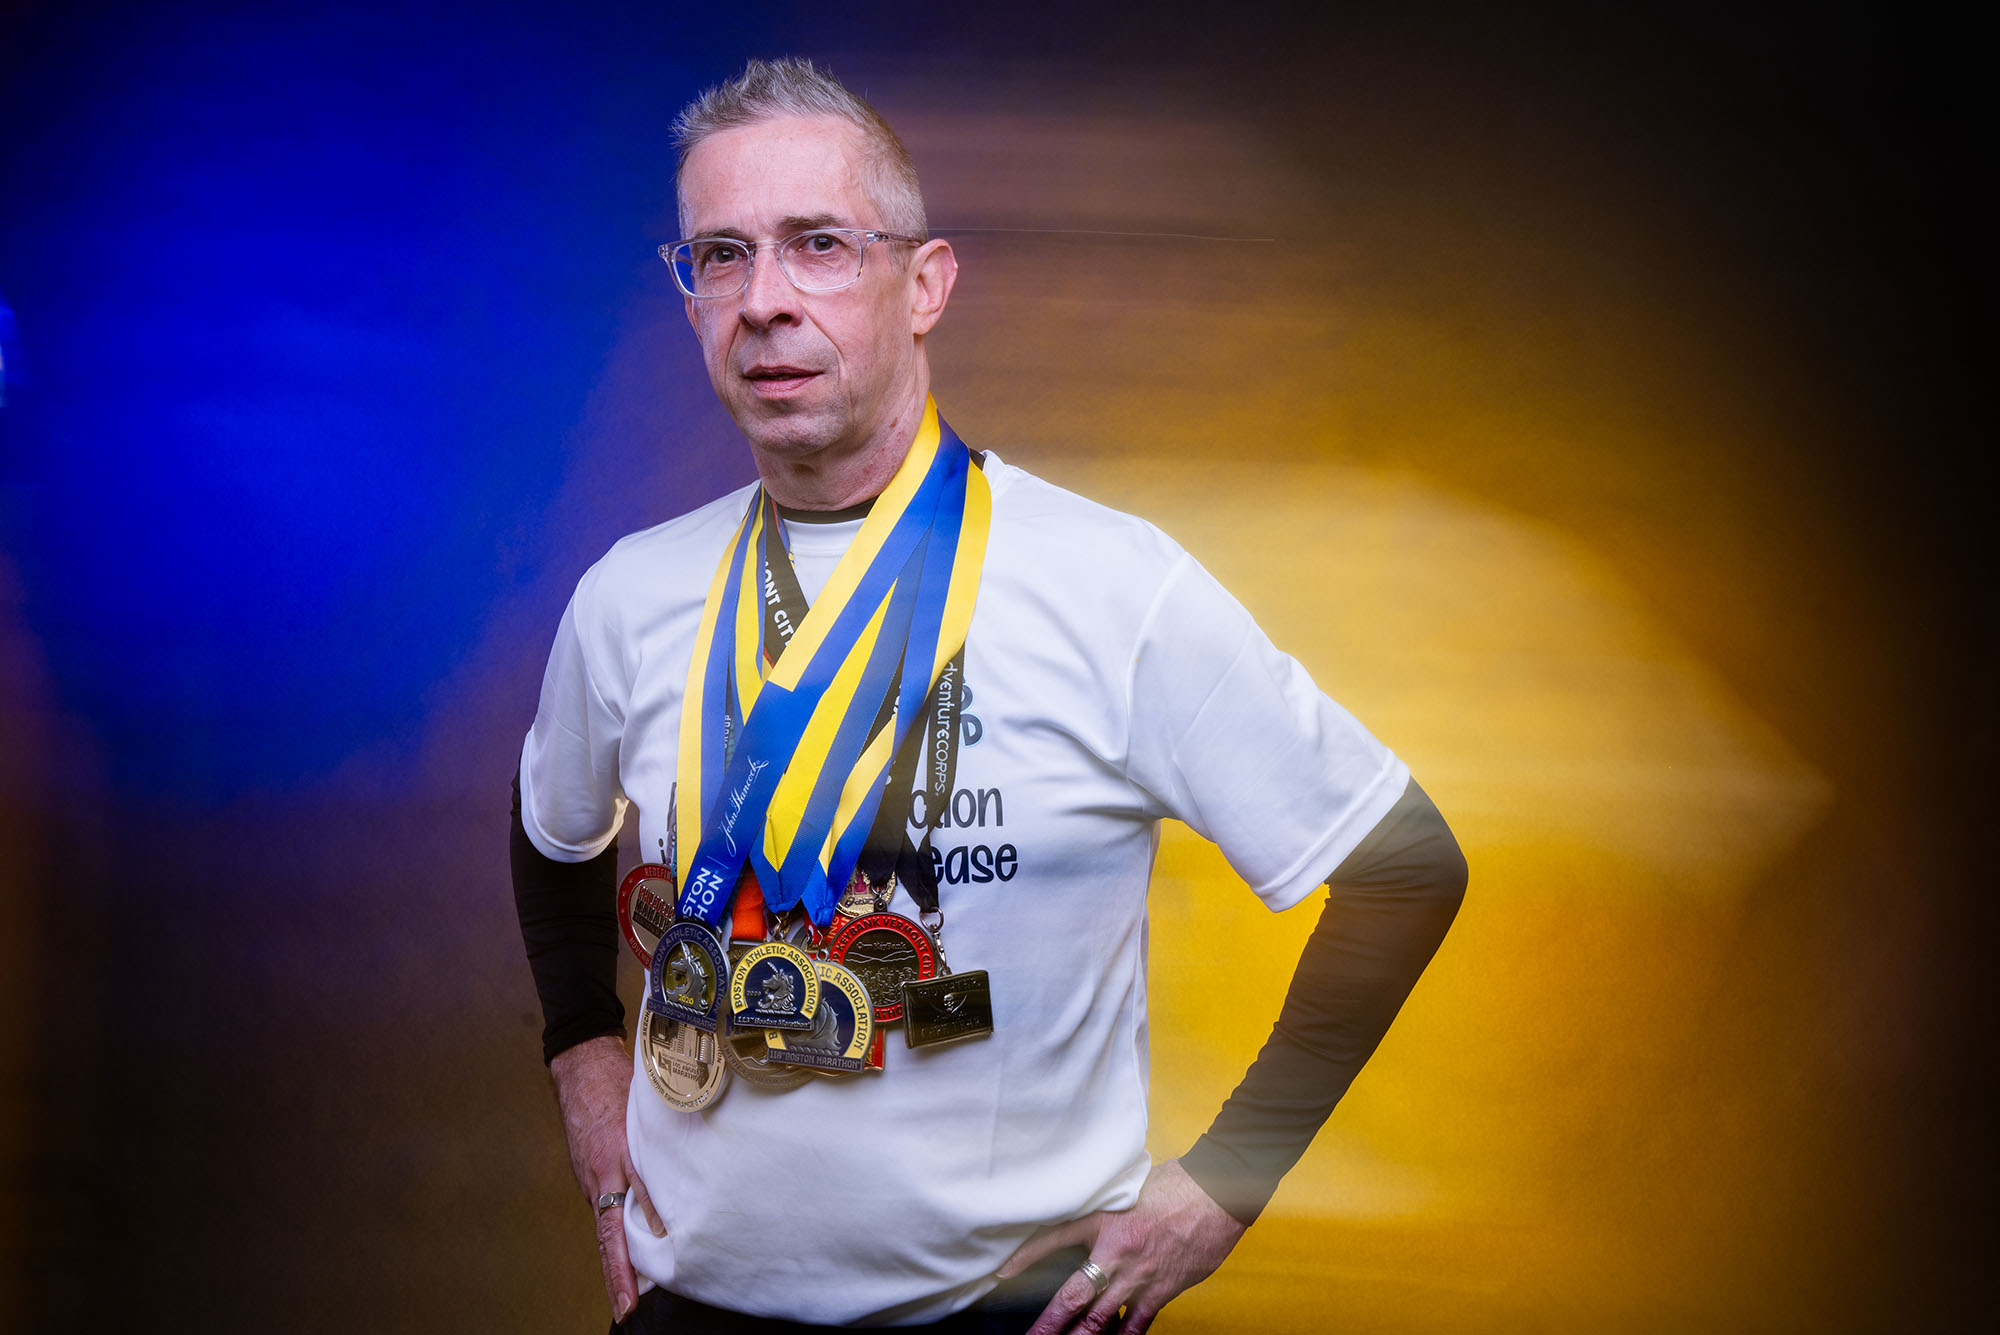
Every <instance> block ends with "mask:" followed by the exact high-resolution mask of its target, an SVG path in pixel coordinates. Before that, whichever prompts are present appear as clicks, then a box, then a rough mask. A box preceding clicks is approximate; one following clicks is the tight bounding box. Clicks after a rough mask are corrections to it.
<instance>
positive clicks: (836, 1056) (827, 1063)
mask: <svg viewBox="0 0 2000 1335" xmlns="http://www.w3.org/2000/svg"><path fill="white" fill-rule="evenodd" d="M813 971H814V972H815V973H817V974H818V975H819V981H820V989H819V1009H818V1010H816V1011H814V1012H813V1027H812V1030H811V1032H809V1033H803V1034H788V1033H786V1032H784V1031H783V1030H782V1029H771V1030H767V1031H766V1032H765V1034H764V1041H765V1042H766V1043H768V1044H769V1045H770V1053H771V1060H772V1061H774V1062H783V1063H785V1064H786V1065H790V1066H810V1067H812V1068H813V1069H814V1070H815V1071H823V1072H826V1073H828V1074H846V1073H851V1072H855V1071H865V1070H867V1069H868V1056H869V1052H870V1050H871V1049H872V1048H873V1046H874V1039H875V1016H874V1007H873V1006H872V1005H871V1004H870V1003H869V1000H868V989H867V988H865V987H863V986H861V980H860V979H859V978H856V977H855V976H854V975H853V974H851V973H849V972H848V971H847V970H846V969H843V968H842V967H840V966H839V965H838V964H835V963H834V962H833V961H832V960H814V961H813Z"/></svg>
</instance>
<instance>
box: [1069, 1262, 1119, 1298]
mask: <svg viewBox="0 0 2000 1335" xmlns="http://www.w3.org/2000/svg"><path fill="white" fill-rule="evenodd" d="M1076 1273H1077V1274H1079V1275H1082V1276H1083V1277H1084V1278H1085V1279H1087V1280H1089V1281H1090V1296H1091V1298H1093V1299H1097V1298H1102V1297H1103V1296H1104V1291H1105V1290H1106V1289H1108V1288H1110V1287H1111V1276H1110V1275H1108V1274H1106V1273H1105V1270H1104V1267H1103V1266H1101V1265H1099V1264H1098V1263H1097V1262H1095V1261H1093V1260H1090V1259H1089V1258H1087V1257H1086V1258H1085V1259H1084V1262H1083V1264H1082V1265H1080V1266H1078V1267H1077V1268H1076Z"/></svg>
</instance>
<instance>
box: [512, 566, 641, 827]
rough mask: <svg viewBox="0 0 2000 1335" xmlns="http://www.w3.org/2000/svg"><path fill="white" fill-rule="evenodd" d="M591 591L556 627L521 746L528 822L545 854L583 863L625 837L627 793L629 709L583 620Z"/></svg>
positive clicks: (525, 821) (524, 818)
mask: <svg viewBox="0 0 2000 1335" xmlns="http://www.w3.org/2000/svg"><path fill="white" fill-rule="evenodd" d="M582 601H583V592H582V590H581V589H579V591H578V594H577V597H575V598H572V599H571V600H570V604H569V606H568V608H566V609H565V610H564V611H563V617H562V624H561V625H560V626H558V627H557V628H556V640H555V645H554V647H553V648H552V649H551V650H550V651H549V665H548V669H547V671H545V672H544V673H543V674H542V698H541V703H540V704H539V705H537V706H536V709H535V723H534V726H533V727H532V728H530V729H529V730H528V737H527V741H526V742H524V743H523V744H522V747H521V823H522V825H523V826H524V827H525V828H526V829H527V832H528V839H529V841H530V842H532V843H533V844H534V845H535V847H536V848H537V849H538V850H540V852H541V853H542V854H543V856H545V857H550V858H554V859H556V860H557V861H559V862H583V861H586V860H587V859H590V858H593V857H596V856H597V855H598V854H599V853H602V852H603V851H604V850H605V848H607V847H608V846H609V845H610V843H611V841H612V840H613V839H615V838H616V837H617V836H618V827H619V825H620V823H621V822H622V821H623V820H624V818H625V792H624V789H623V787H622V786H621V784H620V783H619V778H618V748H619V743H620V741H621V739H622V737H623V734H624V716H623V711H622V710H621V709H619V708H617V707H616V705H615V703H614V702H613V701H612V700H608V699H607V698H606V693H605V691H604V690H603V688H602V687H601V686H600V685H599V682H598V680H597V677H596V675H595V674H593V672H592V670H591V665H590V661H589V656H588V655H587V654H586V652H585V646H584V639H583V635H582V633H581V628H580V625H579V618H580V613H579V604H580V603H581V602H582Z"/></svg>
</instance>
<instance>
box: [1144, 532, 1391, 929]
mask: <svg viewBox="0 0 2000 1335" xmlns="http://www.w3.org/2000/svg"><path fill="white" fill-rule="evenodd" d="M1130 710H1131V713H1130V719H1131V736H1130V742H1129V745H1128V748H1127V752H1126V755H1127V770H1126V774H1127V777H1128V778H1129V779H1130V780H1131V781H1132V782H1133V783H1135V784H1137V785H1138V786H1139V787H1141V788H1142V789H1144V790H1145V791H1146V792H1147V793H1149V794H1150V795H1151V796H1152V797H1154V798H1155V799H1156V800H1157V801H1158V802H1159V803H1160V804H1161V805H1162V806H1163V807H1165V808H1166V809H1167V810H1168V811H1170V812H1172V813H1173V814H1174V815H1175V816H1177V817H1179V818H1180V819H1181V820H1184V821H1186V822H1187V823H1188V825H1190V826H1192V827H1193V828H1194V829H1195V831H1196V832H1198V833H1199V834H1201V835H1203V836H1204V837H1206V838H1208V839H1212V840H1214V841H1215V843H1216V844H1217V845H1218V846H1219V847H1220V848H1221V849H1222V852H1223V855H1224V856H1225V857H1227V858H1228V859H1229V864H1230V866H1232V867H1234V868H1235V869H1236V872H1237V874H1238V875H1239V876H1241V877H1242V878H1243V879H1244V880H1245V881H1246V882H1248V883H1249V885H1250V887H1251V889H1252V890H1254V891H1255V892H1256V893H1257V895H1258V897H1259V898H1261V899H1262V900H1263V901H1264V902H1265V904H1267V905H1268V906H1269V907H1271V908H1273V909H1285V908H1289V907H1291V906H1292V905H1293V904H1295V903H1297V902H1299V901H1300V900H1301V899H1304V898H1305V897H1306V896H1307V895H1308V894H1310V893H1311V892H1312V891H1313V889H1314V888H1315V887H1317V886H1318V885H1319V884H1320V883H1321V882H1323V881H1325V880H1326V878H1327V877H1328V876H1330V875H1332V873H1333V871H1334V869H1335V868H1336V867H1338V866H1339V865H1340V861H1341V859H1342V858H1344V857H1346V856H1347V854H1348V853H1350V852H1352V851H1353V849H1354V847H1355V845H1357V844H1359V843H1360V842H1361V840H1362V838H1363V836H1365V835H1366V834H1367V833H1368V831H1369V830H1371V829H1373V828H1374V826H1375V824H1376V822H1377V821H1379V820H1381V818H1382V817H1383V816H1384V815H1385V814H1387V812H1388V811H1389V809H1390V808H1391V807H1393V806H1394V805H1395V804H1396V799H1397V798H1399V797H1400V796H1402V793H1403V789H1404V787H1405V786H1406V785H1407V784H1408V782H1409V777H1410V772H1409V769H1408V767H1407V766H1405V765H1404V764H1403V763H1402V761H1400V760H1398V759H1397V758H1396V756H1395V755H1394V754H1393V753H1392V752H1390V750H1389V749H1388V748H1387V747H1385V746H1383V745H1382V743H1381V742H1379V741H1377V740H1376V739H1375V737H1374V736H1373V735H1372V734H1370V733H1369V731H1368V730H1367V729H1366V728H1364V727H1362V726H1361V724H1360V723H1359V722H1357V721H1356V720H1355V718H1354V716H1353V715H1351V714H1349V713H1348V712H1347V711H1346V710H1345V709H1342V708H1341V707H1340V706H1339V705H1338V704H1336V703H1334V702H1333V701H1332V700H1331V699H1329V698H1328V697H1327V695H1326V693H1325V692H1323V691H1321V690H1320V689H1319V687H1317V686H1316V685H1314V684H1313V680H1312V678H1311V676H1310V675H1308V674H1307V672H1306V670H1305V669H1304V668H1303V667H1301V666H1300V665H1299V663H1298V661H1297V660H1296V659H1294V658H1292V657H1291V656H1290V655H1288V654H1285V653H1281V652H1280V651H1279V650H1278V648H1277V647H1276V646H1275V645H1273V644H1272V643H1271V641H1270V639H1269V637H1267V636H1266V635H1265V634H1264V632H1263V631H1262V630H1260V629H1259V628H1258V626H1257V624H1256V622H1255V621H1253V620H1252V619H1251V616H1250V614H1249V612H1248V611H1246V610H1245V609H1244V607H1243V605H1242V604H1241V603H1239V602H1237V601H1236V600H1235V599H1234V598H1232V597H1231V596H1230V595H1229V593H1228V591H1227V590H1225V589H1224V588H1223V587H1222V586H1221V585H1220V584H1218V583H1217V582H1216V580H1215V578H1214V577H1213V576H1212V575H1210V574H1209V573H1208V572H1207V571H1206V570H1204V569H1202V567H1201V565H1200V564H1199V563H1198V562H1196V561H1195V560H1194V558H1193V557H1191V556H1188V555H1187V554H1186V553H1185V552H1183V553H1181V554H1180V557H1179V560H1178V562H1177V564H1176V565H1175V566H1174V568H1173V569H1172V571H1171V572H1170V573H1169V574H1168V576H1167V578H1166V580H1165V582H1164V583H1163V584H1162V586H1161V588H1160V591H1159V593H1158V595H1157V596H1156V598H1155V600H1154V604H1153V607H1152V609H1151V611H1150V612H1149V613H1148V615H1147V617H1146V620H1145V622H1144V624H1143V626H1142V627H1141V630H1140V633H1139V639H1138V643H1137V645H1136V647H1135V649H1134V651H1133V656H1132V666H1131V686H1130Z"/></svg>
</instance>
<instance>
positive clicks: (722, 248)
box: [671, 230, 863, 297]
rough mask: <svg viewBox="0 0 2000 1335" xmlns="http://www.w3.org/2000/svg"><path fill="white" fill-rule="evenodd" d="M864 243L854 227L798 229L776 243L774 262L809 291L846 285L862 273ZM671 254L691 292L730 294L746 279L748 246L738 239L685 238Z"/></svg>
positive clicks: (684, 287)
mask: <svg viewBox="0 0 2000 1335" xmlns="http://www.w3.org/2000/svg"><path fill="white" fill-rule="evenodd" d="M862 245H863V235H862V234H860V233H856V232H848V231H831V230H828V231H812V232H800V233H799V234H798V235H796V236H788V237H786V238H785V239H784V240H783V241H781V242H779V243H778V245H777V247H776V250H777V254H778V265H779V267H780V268H782V269H783V270H784V271H785V275H786V277H788V278H790V279H791V280H792V282H793V283H795V284H797V285H798V286H799V287H800V288H802V289H804V290H806V291H808V292H822V291H826V290H828V289H830V288H837V287H846V286H847V285H848V284H849V283H852V282H853V281H854V280H855V279H857V278H859V277H860V276H861V250H862ZM671 258H672V261H673V266H674V274H675V276H676V277H677V278H679V279H680V284H681V288H682V290H683V291H685V292H687V293H688V294H690V295H691V296H696V297H727V296H733V295H735V294H736V293H738V292H741V291H742V290H743V288H744V285H745V284H747V283H748V282H749V281H750V264H751V256H750V250H749V247H747V246H745V245H744V244H743V243H742V242H738V241H731V240H729V239H727V238H716V239H711V240H697V241H684V242H682V243H681V244H680V245H678V246H675V247H674V248H673V252H672V257H671Z"/></svg>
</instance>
